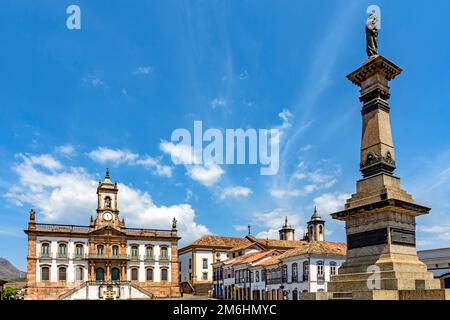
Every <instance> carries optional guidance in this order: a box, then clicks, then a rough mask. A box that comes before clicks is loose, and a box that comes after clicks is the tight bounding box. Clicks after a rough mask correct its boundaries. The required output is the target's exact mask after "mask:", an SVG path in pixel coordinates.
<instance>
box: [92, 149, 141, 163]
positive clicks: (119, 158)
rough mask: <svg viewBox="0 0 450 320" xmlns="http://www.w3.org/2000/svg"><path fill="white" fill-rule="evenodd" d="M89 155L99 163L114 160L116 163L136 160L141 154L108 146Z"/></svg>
mask: <svg viewBox="0 0 450 320" xmlns="http://www.w3.org/2000/svg"><path fill="white" fill-rule="evenodd" d="M87 155H88V157H89V158H91V159H92V160H94V161H95V162H98V163H106V162H113V163H114V164H122V163H125V162H132V161H135V160H136V159H137V158H138V157H139V155H138V154H136V153H132V152H130V151H127V150H120V149H110V148H107V147H99V148H97V149H95V150H92V151H91V152H89V153H88V154H87Z"/></svg>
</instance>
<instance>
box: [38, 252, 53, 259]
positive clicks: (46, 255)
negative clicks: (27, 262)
mask: <svg viewBox="0 0 450 320" xmlns="http://www.w3.org/2000/svg"><path fill="white" fill-rule="evenodd" d="M37 257H38V258H39V259H52V256H51V254H50V253H40V252H38V254H37Z"/></svg>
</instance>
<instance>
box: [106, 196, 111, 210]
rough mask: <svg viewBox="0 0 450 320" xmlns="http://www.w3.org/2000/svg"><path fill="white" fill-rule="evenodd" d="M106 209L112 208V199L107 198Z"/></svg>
mask: <svg viewBox="0 0 450 320" xmlns="http://www.w3.org/2000/svg"><path fill="white" fill-rule="evenodd" d="M105 208H111V197H109V196H107V197H105Z"/></svg>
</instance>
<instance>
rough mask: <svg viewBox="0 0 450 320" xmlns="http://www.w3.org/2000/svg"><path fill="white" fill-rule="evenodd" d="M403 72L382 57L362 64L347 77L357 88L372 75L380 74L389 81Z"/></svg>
mask: <svg viewBox="0 0 450 320" xmlns="http://www.w3.org/2000/svg"><path fill="white" fill-rule="evenodd" d="M402 71H403V70H402V69H401V68H400V67H398V66H397V65H395V64H394V63H393V62H391V61H389V60H388V59H386V58H385V57H383V56H376V57H374V58H371V59H369V60H367V61H366V62H364V64H363V65H362V66H361V67H360V68H358V69H357V70H355V71H353V72H352V73H350V74H349V75H348V76H347V79H349V80H350V81H351V82H353V83H354V84H356V85H357V86H361V84H362V83H363V82H364V81H365V80H367V79H368V78H369V77H371V76H372V75H374V74H376V73H378V72H381V73H383V75H384V77H385V78H386V80H388V81H390V80H392V79H394V78H395V77H396V76H398V75H399V74H400V73H401V72H402Z"/></svg>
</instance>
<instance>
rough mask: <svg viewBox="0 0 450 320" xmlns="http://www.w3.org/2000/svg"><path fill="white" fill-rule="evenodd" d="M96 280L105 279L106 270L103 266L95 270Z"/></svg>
mask: <svg viewBox="0 0 450 320" xmlns="http://www.w3.org/2000/svg"><path fill="white" fill-rule="evenodd" d="M95 280H96V281H105V270H103V268H97V270H95Z"/></svg>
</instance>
